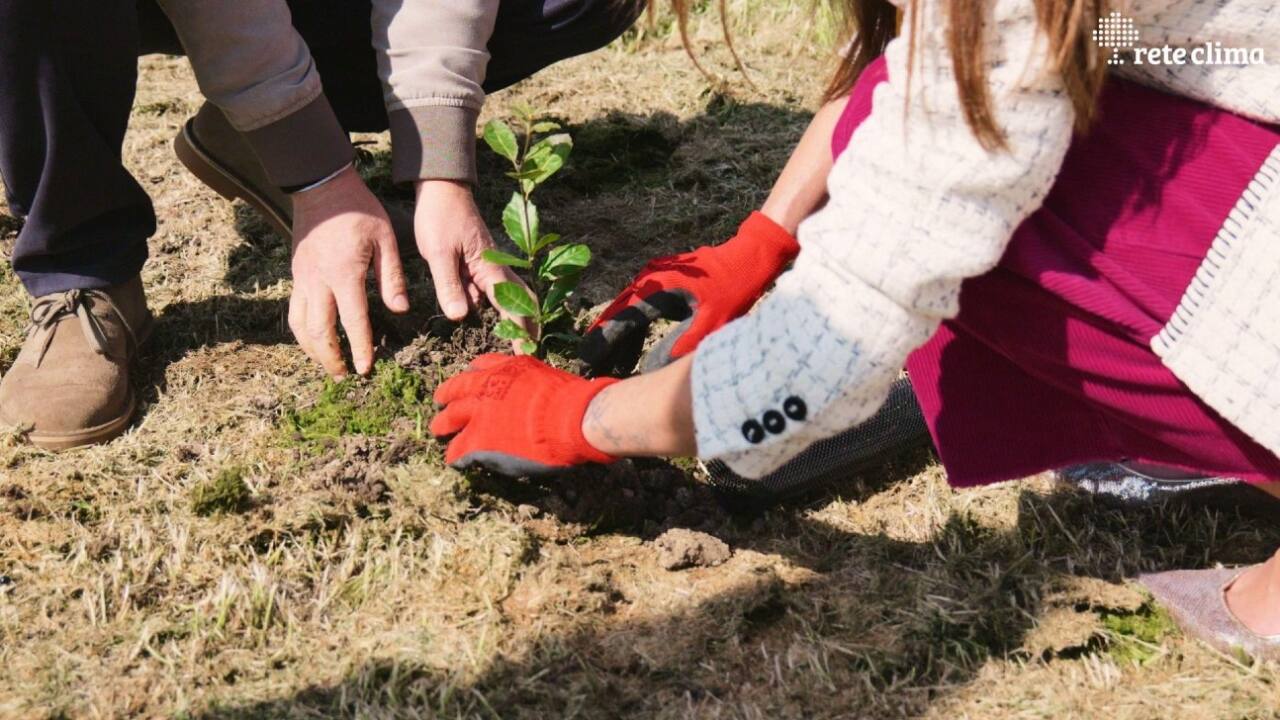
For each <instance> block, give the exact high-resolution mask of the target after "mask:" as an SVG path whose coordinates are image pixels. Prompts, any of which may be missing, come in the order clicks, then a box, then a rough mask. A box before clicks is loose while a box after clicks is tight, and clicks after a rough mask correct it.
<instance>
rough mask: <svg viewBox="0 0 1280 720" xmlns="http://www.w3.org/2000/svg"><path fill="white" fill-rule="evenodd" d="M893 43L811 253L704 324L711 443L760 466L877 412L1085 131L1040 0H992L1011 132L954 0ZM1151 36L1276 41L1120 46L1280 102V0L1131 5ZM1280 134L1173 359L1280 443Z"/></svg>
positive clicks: (1248, 425) (1234, 95) (1187, 82)
mask: <svg viewBox="0 0 1280 720" xmlns="http://www.w3.org/2000/svg"><path fill="white" fill-rule="evenodd" d="M919 7H920V10H919V14H920V17H919V18H913V17H911V16H910V14H909V15H908V17H906V18H905V20H904V23H903V28H904V32H905V33H910V32H912V30H913V29H914V31H915V32H917V33H918V35H919V36H918V39H917V42H916V46H917V55H916V58H915V59H914V68H913V72H912V73H911V76H910V81H908V72H907V62H908V56H907V55H908V44H909V39H908V37H907V36H906V35H904V36H903V37H900V38H898V39H896V40H894V41H893V42H892V43H890V45H889V47H888V49H887V51H886V60H887V62H888V70H889V81H888V82H886V83H884V84H882V85H880V86H879V87H878V88H877V89H876V90H875V95H874V108H873V110H872V112H871V115H870V116H869V117H868V118H867V119H866V120H865V121H864V122H863V123H862V124H861V125H860V126H859V127H858V129H857V130H856V131H855V132H854V134H853V138H852V140H851V141H850V143H849V146H848V149H847V150H846V151H845V152H844V154H843V155H841V157H840V158H839V160H838V161H837V162H836V164H835V167H834V169H833V170H832V172H831V176H830V178H829V181H828V190H829V194H830V200H829V202H828V204H827V205H826V207H825V208H824V209H823V210H821V211H820V212H818V213H817V214H816V215H814V216H813V217H811V218H810V219H809V220H807V221H806V222H805V223H804V224H803V225H801V227H800V233H799V238H800V244H801V247H802V251H801V253H800V256H799V258H798V259H797V261H796V263H795V266H794V268H793V269H792V270H791V271H790V272H788V273H786V274H785V275H783V276H782V277H781V278H780V279H779V281H778V284H777V287H776V289H775V291H774V292H773V293H772V294H771V295H770V296H769V297H768V298H766V299H765V300H764V301H762V302H761V303H760V304H759V305H758V306H757V308H756V310H755V311H754V312H753V313H752V314H750V315H748V316H747V317H744V318H742V319H740V320H738V321H736V322H734V323H731V324H729V325H727V326H726V327H724V328H723V329H721V330H720V331H719V332H717V333H715V334H713V335H711V336H709V337H708V338H707V339H706V340H704V341H703V343H702V344H701V346H700V347H699V349H698V352H697V354H696V357H695V359H694V365H693V393H694V421H695V426H696V430H697V441H698V451H699V455H700V456H702V457H714V458H719V459H722V460H724V461H725V462H726V463H727V464H728V465H729V466H730V467H731V468H732V469H733V470H734V471H736V472H737V473H739V474H741V475H743V476H746V477H760V476H762V475H764V474H766V473H768V472H770V471H772V470H774V469H776V468H777V467H778V466H779V465H781V464H782V463H783V462H785V461H787V460H788V459H790V458H791V457H793V456H795V455H796V454H797V453H799V452H800V451H801V450H803V449H804V448H806V447H808V446H809V445H811V444H812V443H814V442H816V441H818V440H821V439H823V438H826V437H829V436H831V435H834V434H836V433H838V432H841V431H843V430H846V429H848V428H850V427H853V426H855V425H857V424H858V423H860V422H862V421H863V420H866V419H867V418H868V417H870V416H871V415H872V414H873V413H874V412H875V411H876V410H877V409H878V408H879V407H880V405H881V404H882V403H883V402H884V400H885V397H886V394H887V392H888V388H889V386H890V384H891V383H892V381H893V380H894V378H895V377H896V376H897V375H898V373H899V371H900V368H902V366H903V364H904V362H905V360H906V357H907V355H908V354H909V353H910V352H911V351H912V350H914V349H915V348H917V347H920V346H921V345H923V344H924V343H925V342H926V341H927V340H928V339H929V338H930V337H931V336H932V335H933V333H934V332H935V330H937V327H938V325H939V323H940V322H942V321H943V320H946V319H949V318H953V317H955V316H956V314H957V312H958V310H959V295H960V285H961V283H962V282H963V281H964V280H965V279H966V278H970V277H974V276H977V275H981V274H983V273H986V272H987V271H989V270H991V269H992V268H993V267H995V265H996V264H997V263H998V262H999V260H1000V258H1001V256H1002V255H1003V254H1004V251H1005V248H1006V246H1007V244H1008V242H1009V239H1010V237H1011V236H1012V234H1013V231H1014V229H1015V228H1016V227H1017V226H1018V225H1019V224H1021V223H1022V221H1023V220H1025V219H1026V218H1027V217H1028V216H1029V215H1030V214H1031V213H1033V212H1034V211H1035V210H1036V209H1037V208H1039V207H1040V205H1041V203H1042V202H1043V200H1044V198H1045V196H1046V195H1047V193H1048V191H1049V189H1050V187H1051V186H1052V184H1053V182H1054V179H1055V177H1056V176H1057V173H1058V171H1059V169H1060V168H1061V165H1062V161H1063V157H1064V155H1065V154H1066V151H1067V146H1068V144H1069V143H1070V141H1071V136H1072V123H1073V119H1074V117H1073V110H1072V106H1071V103H1070V101H1069V99H1068V98H1067V96H1066V95H1065V93H1064V90H1063V87H1062V82H1061V79H1060V78H1059V77H1058V76H1056V74H1054V73H1051V72H1048V71H1046V70H1045V67H1046V65H1045V48H1046V41H1045V39H1044V38H1043V36H1042V35H1041V34H1040V33H1039V32H1038V30H1037V24H1036V18H1035V5H1034V2H1033V0H994V7H993V11H992V12H993V14H992V16H991V18H990V21H989V23H988V25H987V28H986V32H985V38H986V40H985V42H986V44H987V47H986V53H985V58H986V61H987V65H988V67H987V73H988V77H989V82H990V86H991V89H992V98H993V105H994V107H995V111H996V118H997V120H998V122H999V123H1000V124H1001V126H1002V127H1003V128H1004V130H1005V133H1006V135H1007V138H1008V141H1009V151H1007V152H987V151H986V150H984V149H983V148H982V147H981V146H980V145H979V143H978V142H977V140H976V139H975V138H974V137H973V135H972V134H971V132H970V130H969V128H968V126H967V125H966V124H965V121H964V116H963V114H962V112H961V106H960V103H959V98H958V95H957V91H956V85H955V81H954V76H953V74H952V65H951V62H950V56H949V53H948V50H947V44H946V40H945V22H944V19H943V8H942V3H941V2H939V0H921V2H920V3H919ZM1120 11H1121V12H1123V13H1124V14H1125V15H1126V16H1128V17H1130V18H1132V19H1133V20H1134V22H1135V25H1136V27H1137V29H1138V30H1139V34H1140V39H1139V45H1141V46H1163V45H1165V44H1168V45H1171V46H1174V47H1187V48H1193V47H1198V46H1203V45H1204V43H1206V42H1217V43H1221V44H1222V46H1224V47H1246V48H1262V49H1263V50H1264V53H1265V57H1266V60H1267V62H1266V63H1265V64H1259V65H1251V66H1230V67H1224V66H1214V67H1204V66H1193V65H1184V66H1176V67H1164V66H1160V67H1155V66H1151V65H1144V66H1135V65H1133V64H1132V60H1130V64H1128V65H1125V66H1120V67H1119V68H1118V70H1119V71H1120V72H1121V73H1122V74H1124V75H1125V76H1127V77H1129V78H1131V79H1133V80H1136V81H1138V82H1141V83H1144V84H1147V85H1152V86H1156V87H1159V88H1161V89H1164V90H1166V91H1169V92H1173V93H1176V94H1179V95H1184V96H1187V97H1192V98H1195V99H1198V100H1201V101H1204V102H1207V103H1210V104H1213V105H1216V106H1218V107H1221V108H1224V109H1227V110H1231V111H1234V112H1237V113H1240V114H1242V115H1245V116H1247V117H1251V118H1253V119H1257V120H1262V121H1267V122H1277V121H1280V2H1277V0H1175V1H1172V2H1170V1H1169V0H1138V1H1137V2H1133V3H1131V4H1129V5H1128V6H1127V7H1122V8H1120ZM1273 178H1275V179H1276V180H1277V181H1280V154H1275V155H1273V157H1272V160H1270V161H1269V162H1268V166H1267V167H1264V168H1261V169H1260V170H1259V175H1258V177H1257V178H1256V179H1255V181H1254V183H1253V185H1252V186H1251V188H1250V191H1249V192H1247V193H1246V196H1245V197H1243V198H1241V201H1240V205H1239V207H1237V210H1236V212H1235V213H1233V214H1232V217H1231V218H1230V219H1229V220H1228V221H1227V223H1226V225H1225V226H1224V228H1223V231H1222V233H1220V235H1219V238H1218V240H1217V242H1215V244H1214V251H1213V252H1212V253H1211V254H1210V257H1209V258H1207V259H1206V261H1205V267H1204V268H1202V270H1201V272H1200V274H1199V276H1198V277H1197V280H1196V282H1195V283H1193V285H1192V287H1191V288H1189V289H1188V291H1187V297H1186V299H1184V301H1183V303H1182V306H1181V307H1179V309H1178V312H1177V313H1175V316H1174V319H1173V320H1171V321H1170V323H1169V327H1167V328H1166V329H1165V332H1162V333H1161V334H1160V335H1159V336H1158V337H1157V338H1154V339H1153V342H1152V344H1153V348H1154V349H1155V351H1156V352H1157V353H1158V354H1159V355H1160V356H1161V357H1162V358H1163V360H1164V362H1165V363H1166V364H1167V366H1168V367H1169V368H1170V369H1171V370H1172V371H1173V372H1174V373H1176V374H1177V375H1178V377H1179V378H1180V379H1182V380H1183V382H1185V383H1186V384H1187V385H1188V386H1189V387H1190V388H1191V389H1192V390H1193V391H1194V392H1195V393H1197V394H1198V395H1199V396H1200V397H1201V398H1203V399H1204V400H1205V401H1206V402H1207V403H1208V404H1209V405H1210V406H1212V407H1213V408H1214V409H1215V410H1217V411H1218V412H1219V413H1221V414H1222V415H1223V416H1224V417H1226V418H1227V419H1228V420H1229V421H1231V422H1232V423H1234V424H1235V425H1237V426H1238V427H1240V428H1241V429H1242V430H1244V431H1245V432H1247V433H1249V434H1250V435H1251V436H1252V437H1254V438H1255V439H1256V440H1258V441H1259V442H1260V443H1262V444H1263V445H1265V446H1266V447H1268V448H1270V449H1271V450H1273V451H1276V452H1280V422H1277V420H1278V419H1280V189H1277V188H1273V187H1272V185H1273Z"/></svg>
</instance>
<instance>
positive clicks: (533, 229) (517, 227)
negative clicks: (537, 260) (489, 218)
mask: <svg viewBox="0 0 1280 720" xmlns="http://www.w3.org/2000/svg"><path fill="white" fill-rule="evenodd" d="M526 210H527V212H528V215H527V216H526V214H525V213H526ZM526 221H527V224H526ZM502 227H503V228H505V229H506V231H507V237H510V238H511V242H513V243H515V244H516V247H518V248H520V250H521V251H522V252H524V254H525V255H532V254H533V238H536V237H538V208H537V206H535V205H534V204H533V203H531V202H530V203H527V202H526V201H525V199H524V196H523V195H521V194H520V193H512V194H511V201H510V202H508V203H507V206H506V207H505V208H503V210H502Z"/></svg>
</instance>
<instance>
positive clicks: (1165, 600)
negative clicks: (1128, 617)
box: [1138, 567, 1280, 661]
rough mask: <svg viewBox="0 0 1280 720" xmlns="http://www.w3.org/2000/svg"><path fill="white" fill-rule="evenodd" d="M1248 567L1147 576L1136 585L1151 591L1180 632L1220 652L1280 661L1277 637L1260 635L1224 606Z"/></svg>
mask: <svg viewBox="0 0 1280 720" xmlns="http://www.w3.org/2000/svg"><path fill="white" fill-rule="evenodd" d="M1248 569H1249V568H1247V567H1243V568H1211V569H1208V570H1171V571H1168V572H1160V573H1146V574H1143V575H1140V576H1138V582H1139V583H1141V584H1142V585H1143V586H1144V587H1146V588H1147V590H1149V591H1150V592H1151V595H1152V597H1154V598H1155V600H1156V602H1158V603H1160V605H1161V606H1163V607H1164V608H1165V609H1166V610H1168V611H1169V614H1170V615H1171V616H1173V619H1174V620H1175V621H1176V622H1177V623H1178V625H1179V627H1181V628H1182V631H1183V632H1184V633H1186V634H1187V635H1190V636H1191V637H1194V638H1196V639H1197V640H1200V641H1202V642H1204V643H1206V644H1207V645H1209V646H1210V647H1213V648H1215V649H1216V650H1219V651H1221V652H1224V653H1227V654H1232V653H1235V652H1236V651H1239V650H1242V651H1244V652H1245V653H1248V654H1249V655H1250V656H1251V657H1253V658H1255V659H1258V660H1271V661H1277V660H1280V635H1270V636H1267V635H1259V634H1257V633H1255V632H1253V631H1252V630H1250V629H1249V628H1247V627H1245V625H1244V623H1242V622H1240V621H1239V620H1237V619H1236V616H1235V615H1234V614H1233V613H1232V612H1231V609H1230V608H1228V607H1227V590H1228V589H1229V588H1230V587H1231V584H1232V583H1234V582H1235V581H1236V578H1238V577H1240V575H1241V574H1243V573H1244V572H1245V571H1246V570H1248Z"/></svg>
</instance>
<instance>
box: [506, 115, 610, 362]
mask: <svg viewBox="0 0 1280 720" xmlns="http://www.w3.org/2000/svg"><path fill="white" fill-rule="evenodd" d="M515 112H516V119H517V121H518V123H519V127H520V131H521V137H519V138H518V137H517V136H516V133H515V132H514V131H513V130H512V129H511V126H509V125H507V123H505V122H503V121H501V120H491V121H489V123H488V124H486V125H485V127H484V140H485V142H486V143H488V145H489V147H490V148H492V149H493V151H494V152H496V153H497V154H499V155H501V156H502V157H504V158H506V159H507V160H508V161H510V163H511V167H512V171H511V172H508V173H507V177H509V178H511V179H513V180H515V181H516V183H517V184H518V185H519V189H518V190H517V191H516V192H514V193H512V195H511V201H510V202H508V203H507V206H506V208H504V209H503V211H502V227H503V229H505V230H506V232H507V236H508V237H509V238H511V242H513V243H515V246H516V248H518V249H519V250H520V253H521V254H520V255H512V254H510V253H506V252H503V251H501V250H487V251H485V253H484V258H485V259H486V260H488V261H489V262H492V263H497V264H499V265H508V266H510V267H513V268H517V271H523V272H522V273H521V274H522V275H523V276H524V278H525V280H526V281H527V283H528V287H525V286H524V285H521V284H520V283H514V282H503V283H498V284H497V286H495V287H494V296H495V297H496V299H497V301H498V305H500V306H501V307H502V309H503V310H505V311H506V312H507V313H508V314H509V315H511V316H514V317H518V318H522V319H525V320H527V321H528V322H529V324H530V326H531V328H532V329H527V328H525V327H524V326H522V325H521V324H520V323H518V322H515V321H514V320H512V319H510V318H504V319H503V320H502V321H501V322H499V323H498V325H497V327H495V328H494V334H496V335H497V336H498V337H500V338H503V339H504V340H512V341H515V342H517V343H519V345H520V349H521V350H522V351H524V352H526V353H529V354H536V353H538V352H540V351H541V350H542V349H543V343H544V342H545V341H546V340H548V339H552V338H559V339H562V340H567V341H569V342H576V341H577V339H578V338H577V336H575V335H573V334H571V333H548V332H546V328H547V327H548V326H550V325H551V324H552V323H554V322H556V321H557V320H560V319H561V318H564V317H566V316H567V315H568V314H569V309H568V307H567V305H566V302H567V301H568V299H569V297H570V295H572V294H573V291H574V289H575V288H577V286H578V281H579V280H580V279H581V277H582V271H583V270H584V269H585V268H586V267H587V265H588V264H590V263H591V249H590V248H588V247H587V246H586V245H583V244H581V243H561V242H560V236H559V235H557V234H555V233H543V232H542V228H541V226H540V223H539V221H538V208H537V206H536V205H534V204H533V201H532V200H531V199H530V197H531V196H532V195H533V191H534V190H535V189H536V188H537V187H538V186H539V185H541V184H542V183H544V182H546V181H547V179H548V178H550V177H551V176H552V175H554V174H556V172H557V171H558V170H560V168H562V167H564V163H565V160H567V159H568V157H569V152H570V151H571V150H572V149H573V140H572V139H571V138H570V137H569V136H568V135H567V134H565V133H560V132H557V131H558V130H560V125H558V124H557V123H554V122H551V121H548V120H540V119H539V118H538V117H537V116H536V113H534V112H533V111H532V110H530V109H529V108H527V107H517V108H515ZM539 136H542V137H541V138H540V139H539Z"/></svg>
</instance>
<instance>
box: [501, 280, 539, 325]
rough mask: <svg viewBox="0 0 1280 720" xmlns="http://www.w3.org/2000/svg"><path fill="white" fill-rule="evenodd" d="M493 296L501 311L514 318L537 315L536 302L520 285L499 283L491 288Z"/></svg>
mask: <svg viewBox="0 0 1280 720" xmlns="http://www.w3.org/2000/svg"><path fill="white" fill-rule="evenodd" d="M493 295H494V297H495V298H497V300H498V304H499V305H501V306H502V309H503V310H506V311H507V312H509V313H511V314H512V315H515V316H516V317H536V316H537V315H538V301H537V300H535V299H534V298H533V295H531V294H530V293H529V291H528V290H527V289H525V287H524V286H523V285H521V284H520V283H513V282H500V283H498V284H497V285H494V286H493Z"/></svg>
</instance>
